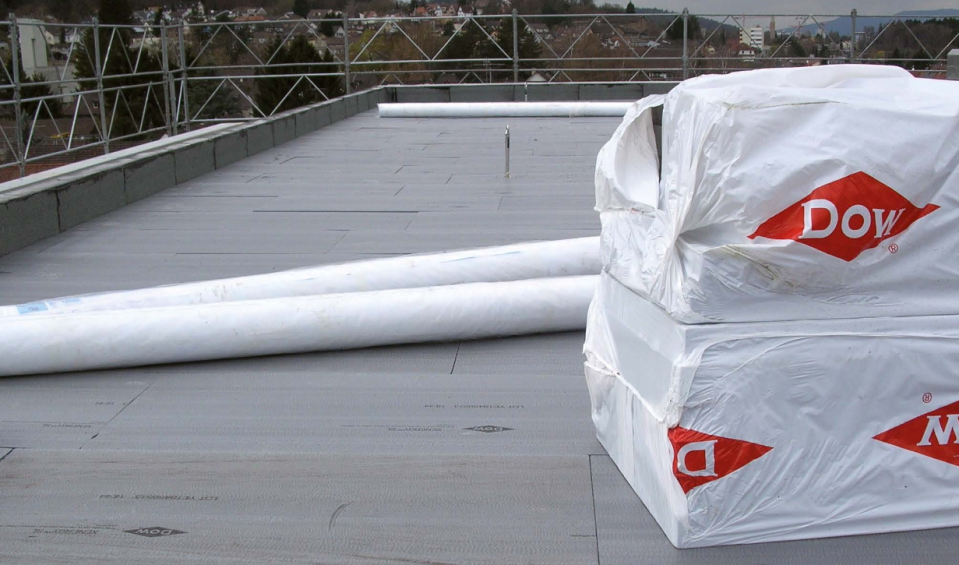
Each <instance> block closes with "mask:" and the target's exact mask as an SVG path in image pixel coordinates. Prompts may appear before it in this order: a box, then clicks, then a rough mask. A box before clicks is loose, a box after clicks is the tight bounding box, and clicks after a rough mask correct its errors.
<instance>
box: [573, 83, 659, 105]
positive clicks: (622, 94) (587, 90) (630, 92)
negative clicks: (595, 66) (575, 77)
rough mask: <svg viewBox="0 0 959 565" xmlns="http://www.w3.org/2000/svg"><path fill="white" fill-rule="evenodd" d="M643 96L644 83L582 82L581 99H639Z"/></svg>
mask: <svg viewBox="0 0 959 565" xmlns="http://www.w3.org/2000/svg"><path fill="white" fill-rule="evenodd" d="M642 97H643V85H642V84H581V85H579V99H580V100H584V101H585V100H639V99H640V98H642Z"/></svg>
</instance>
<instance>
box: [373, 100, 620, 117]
mask: <svg viewBox="0 0 959 565" xmlns="http://www.w3.org/2000/svg"><path fill="white" fill-rule="evenodd" d="M633 104H634V103H633V102H409V103H401V104H380V105H379V113H380V117H381V118H588V117H610V118H622V117H623V116H625V115H626V110H628V109H629V107H630V106H632V105H633Z"/></svg>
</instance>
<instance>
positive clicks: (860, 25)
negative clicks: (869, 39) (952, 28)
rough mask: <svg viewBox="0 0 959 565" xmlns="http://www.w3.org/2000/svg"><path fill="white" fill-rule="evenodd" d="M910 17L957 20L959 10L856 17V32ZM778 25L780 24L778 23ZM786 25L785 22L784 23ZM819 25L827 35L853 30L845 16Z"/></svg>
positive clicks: (809, 28)
mask: <svg viewBox="0 0 959 565" xmlns="http://www.w3.org/2000/svg"><path fill="white" fill-rule="evenodd" d="M908 16H917V17H924V18H929V17H936V18H956V17H959V10H955V9H951V8H944V9H941V10H908V11H905V12H899V13H897V14H895V16H888V17H876V16H857V17H856V30H857V31H862V30H863V29H864V28H866V27H873V28H877V29H878V28H879V26H880V25H884V24H888V23H889V22H891V21H893V19H895V18H896V17H900V18H903V19H908ZM777 23H778V22H777ZM783 23H785V22H783ZM819 23H820V24H822V27H823V29H825V30H826V33H832V32H834V31H835V32H837V33H838V34H840V35H846V36H848V35H849V32H850V31H851V30H852V18H851V17H850V16H843V17H841V18H836V19H834V20H830V21H828V22H824V21H822V20H819ZM781 29H782V33H787V34H790V33H793V31H795V30H796V26H793V27H783V28H781ZM818 29H819V26H817V25H816V24H806V25H804V26H803V27H802V32H801V33H809V34H815V33H816V31H818Z"/></svg>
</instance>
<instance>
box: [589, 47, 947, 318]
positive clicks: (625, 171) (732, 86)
mask: <svg viewBox="0 0 959 565" xmlns="http://www.w3.org/2000/svg"><path fill="white" fill-rule="evenodd" d="M659 105H662V106H663V117H662V139H663V147H662V174H661V175H660V167H659V160H658V158H657V151H656V146H655V138H654V136H653V128H652V111H653V108H655V107H656V106H659ZM596 208H597V210H598V211H599V212H600V213H601V219H602V224H603V234H602V242H601V248H602V255H603V268H604V270H605V271H606V272H608V273H610V274H611V275H612V276H613V277H614V278H616V279H617V280H618V281H620V282H621V283H623V284H624V285H626V286H628V287H629V288H631V289H633V290H635V291H636V292H637V293H639V294H641V295H643V296H645V297H647V298H649V299H650V300H652V301H654V302H655V303H657V304H659V305H660V306H662V307H663V308H664V309H665V310H666V311H667V312H669V313H670V314H671V315H673V316H674V317H676V318H677V319H681V320H684V321H688V322H722V321H758V320H776V319H810V318H822V319H825V318H853V317H875V316H900V315H910V316H913V315H926V314H932V315H935V314H943V313H953V314H955V313H959V301H957V300H955V297H954V292H953V289H952V285H950V284H943V281H944V280H953V281H954V280H956V279H957V277H959V254H957V253H956V252H955V250H956V248H957V247H959V230H956V229H954V227H955V225H956V224H957V223H959V83H957V82H954V81H937V80H926V79H917V78H914V77H912V76H911V75H910V74H909V73H908V72H906V71H904V70H902V69H899V68H896V67H888V66H879V65H869V66H864V65H863V66H860V65H835V66H823V67H811V68H802V69H773V70H762V71H753V72H745V73H733V74H729V75H722V76H720V75H710V76H703V77H699V78H695V79H692V80H689V81H685V82H683V83H682V84H680V85H679V86H677V87H676V88H674V89H673V90H672V91H671V92H670V93H669V94H668V95H666V96H651V97H647V98H644V99H643V100H640V101H639V102H638V103H637V104H636V105H635V106H634V107H633V108H632V109H630V111H629V112H628V113H627V115H626V117H625V119H624V121H623V123H622V125H621V126H620V127H619V128H618V129H617V131H616V133H615V134H614V135H613V137H612V139H611V140H610V141H609V142H608V143H607V144H606V146H605V147H603V149H602V150H601V152H600V154H599V157H598V159H597V164H596Z"/></svg>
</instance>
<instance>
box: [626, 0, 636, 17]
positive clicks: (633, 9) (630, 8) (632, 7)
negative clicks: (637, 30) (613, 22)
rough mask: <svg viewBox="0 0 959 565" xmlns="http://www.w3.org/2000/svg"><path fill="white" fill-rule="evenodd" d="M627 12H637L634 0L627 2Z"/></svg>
mask: <svg viewBox="0 0 959 565" xmlns="http://www.w3.org/2000/svg"><path fill="white" fill-rule="evenodd" d="M626 13H627V14H635V13H636V6H635V5H634V4H633V2H632V0H630V2H629V4H626Z"/></svg>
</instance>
